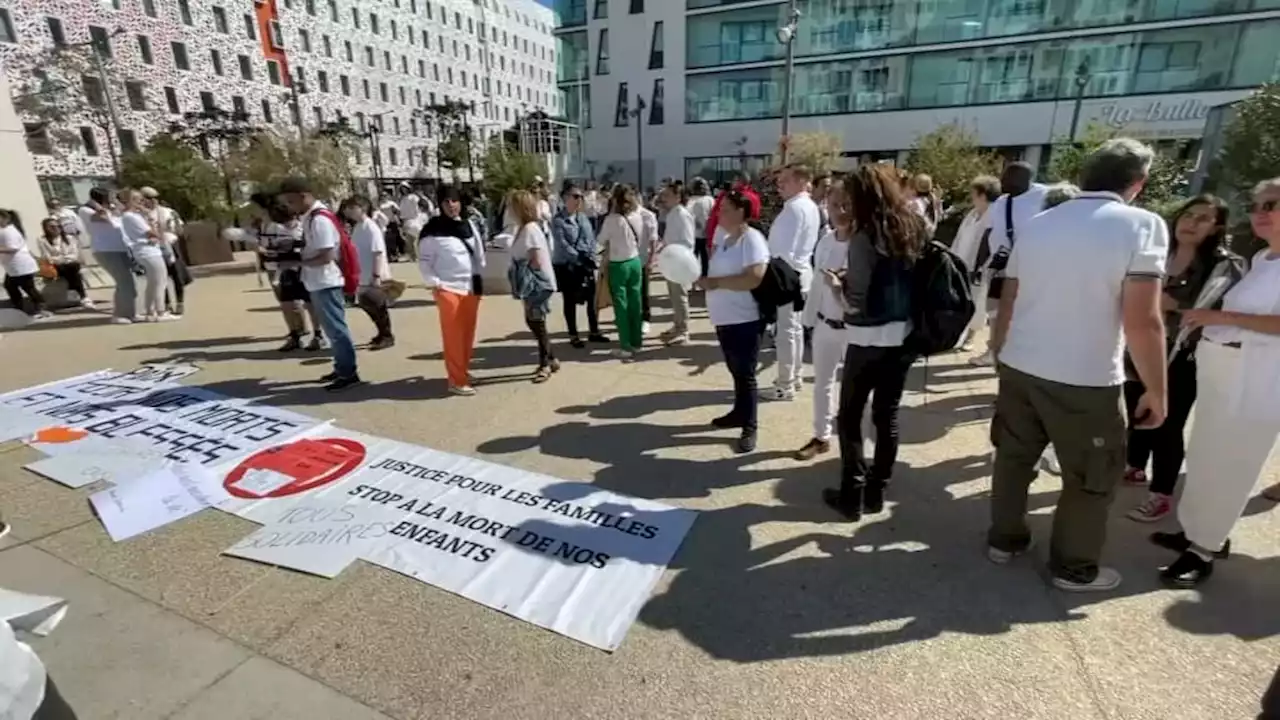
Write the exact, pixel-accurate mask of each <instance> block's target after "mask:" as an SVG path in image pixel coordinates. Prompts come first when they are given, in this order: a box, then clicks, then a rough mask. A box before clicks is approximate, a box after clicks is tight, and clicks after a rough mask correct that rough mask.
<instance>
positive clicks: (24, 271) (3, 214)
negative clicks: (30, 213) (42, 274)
mask: <svg viewBox="0 0 1280 720" xmlns="http://www.w3.org/2000/svg"><path fill="white" fill-rule="evenodd" d="M0 268H2V269H3V270H4V290H5V292H6V293H8V295H9V302H10V303H12V304H13V307H14V309H15V310H24V307H23V302H22V294H23V293H26V295H27V297H28V298H30V300H31V310H29V311H27V314H29V315H31V316H32V317H36V318H46V317H50V316H51V313H50V312H49V311H47V310H45V309H44V296H43V295H41V294H40V291H39V290H38V289H37V288H36V272H37V271H38V270H39V269H40V266H39V265H38V264H37V263H36V259H35V256H34V255H32V254H31V249H30V248H28V247H27V238H26V237H25V236H24V235H23V234H22V231H21V230H19V229H18V226H17V215H16V214H15V213H14V212H13V211H12V210H0Z"/></svg>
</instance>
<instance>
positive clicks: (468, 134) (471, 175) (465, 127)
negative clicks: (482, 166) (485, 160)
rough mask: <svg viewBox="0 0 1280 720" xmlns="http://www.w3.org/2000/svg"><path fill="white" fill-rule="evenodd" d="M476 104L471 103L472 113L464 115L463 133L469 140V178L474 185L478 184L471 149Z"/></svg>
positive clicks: (473, 155) (474, 159)
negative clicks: (472, 119)
mask: <svg viewBox="0 0 1280 720" xmlns="http://www.w3.org/2000/svg"><path fill="white" fill-rule="evenodd" d="M475 111H476V102H475V100H472V101H471V108H470V112H465V111H464V112H463V113H462V131H463V132H464V133H466V140H467V178H468V179H469V180H470V181H471V184H472V185H475V184H476V156H475V152H474V151H473V149H472V147H471V115H473V114H475Z"/></svg>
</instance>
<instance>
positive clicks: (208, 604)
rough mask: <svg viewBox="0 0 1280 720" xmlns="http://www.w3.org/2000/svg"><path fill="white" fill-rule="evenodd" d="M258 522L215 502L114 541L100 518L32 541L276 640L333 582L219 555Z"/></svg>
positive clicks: (231, 630) (202, 616) (214, 621)
mask: <svg viewBox="0 0 1280 720" xmlns="http://www.w3.org/2000/svg"><path fill="white" fill-rule="evenodd" d="M256 527H257V526H256V525H255V524H253V523H251V522H249V521H247V520H242V519H240V518H238V517H235V516H234V515H229V514H227V513H223V512H220V511H218V510H205V511H203V512H201V513H199V514H197V515H194V516H192V517H189V518H187V519H185V520H182V521H179V522H177V523H173V524H172V525H168V526H166V527H163V528H160V529H158V530H155V531H152V532H150V533H147V534H145V535H141V536H138V537H135V538H130V539H129V540H126V541H124V542H120V543H116V542H112V540H111V538H110V537H109V536H108V535H107V534H106V531H105V530H103V528H102V527H101V525H100V524H99V523H98V522H96V521H95V522H92V523H89V524H86V525H82V526H80V527H77V528H73V529H71V530H67V531H65V532H62V533H58V534H56V535H52V536H50V537H47V538H44V539H43V540H40V541H39V542H38V543H37V546H38V547H39V548H40V549H42V550H44V551H46V552H48V553H50V554H52V555H55V556H57V557H59V558H61V559H63V560H65V561H67V562H69V563H72V564H73V565H76V566H78V567H81V568H84V569H86V570H88V571H90V572H92V573H94V574H95V575H98V576H100V577H103V578H105V579H107V580H109V581H110V582H112V583H114V584H116V585H119V586H121V587H123V588H127V589H128V590H130V591H132V592H135V593H137V594H139V595H141V596H143V597H145V598H148V599H149V600H152V601H153V602H155V603H157V604H159V605H162V606H164V607H165V608H167V609H170V610H172V611H174V612H176V613H179V614H180V615H183V616H185V617H187V618H189V619H191V620H193V621H195V622H198V623H200V624H202V625H207V626H209V627H211V628H213V629H214V630H217V631H218V632H220V633H222V634H224V635H226V636H228V637H230V638H232V639H234V640H236V641H238V642H241V643H244V644H245V645H248V646H250V647H254V648H261V647H264V646H266V645H268V644H270V643H271V642H273V641H274V640H275V639H276V638H277V637H278V636H279V635H280V634H281V633H282V632H284V630H285V629H287V628H288V627H289V626H290V625H291V624H292V623H293V622H294V621H295V619H296V617H297V616H298V615H299V614H300V613H303V612H305V611H306V609H307V608H308V607H310V606H312V605H313V604H315V603H317V602H320V601H322V600H323V599H324V597H325V596H326V595H328V594H329V593H331V592H334V591H335V590H337V588H338V586H337V584H336V583H334V582H333V581H330V580H325V579H323V578H319V577H314V576H311V575H306V574H303V573H295V572H291V571H287V570H280V569H276V568H271V567H268V566H265V565H260V564H257V563H253V562H249V561H246V560H241V559H239V558H232V557H226V556H223V555H220V554H219V553H221V552H222V551H223V550H225V549H226V548H228V547H230V546H232V545H233V544H235V543H236V542H238V541H239V540H240V539H242V538H243V537H245V536H246V535H248V534H249V533H251V532H253V531H254V529H255V528H256Z"/></svg>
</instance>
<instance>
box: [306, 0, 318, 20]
mask: <svg viewBox="0 0 1280 720" xmlns="http://www.w3.org/2000/svg"><path fill="white" fill-rule="evenodd" d="M306 9H307V14H308V15H310V16H311V17H315V16H316V0H307V2H306Z"/></svg>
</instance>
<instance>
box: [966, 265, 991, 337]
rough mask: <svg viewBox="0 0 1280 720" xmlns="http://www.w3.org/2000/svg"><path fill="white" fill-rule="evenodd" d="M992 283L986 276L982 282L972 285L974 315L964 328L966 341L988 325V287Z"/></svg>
mask: <svg viewBox="0 0 1280 720" xmlns="http://www.w3.org/2000/svg"><path fill="white" fill-rule="evenodd" d="M990 285H991V282H990V281H988V280H986V279H985V278H984V279H983V280H982V282H979V283H976V284H974V285H971V286H970V288H971V291H972V292H973V317H972V318H971V319H970V320H969V325H968V327H966V328H965V329H964V342H970V341H972V340H973V338H974V336H975V335H977V334H978V331H979V330H981V329H982V328H984V327H986V325H987V288H988V287H989V286H990Z"/></svg>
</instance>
